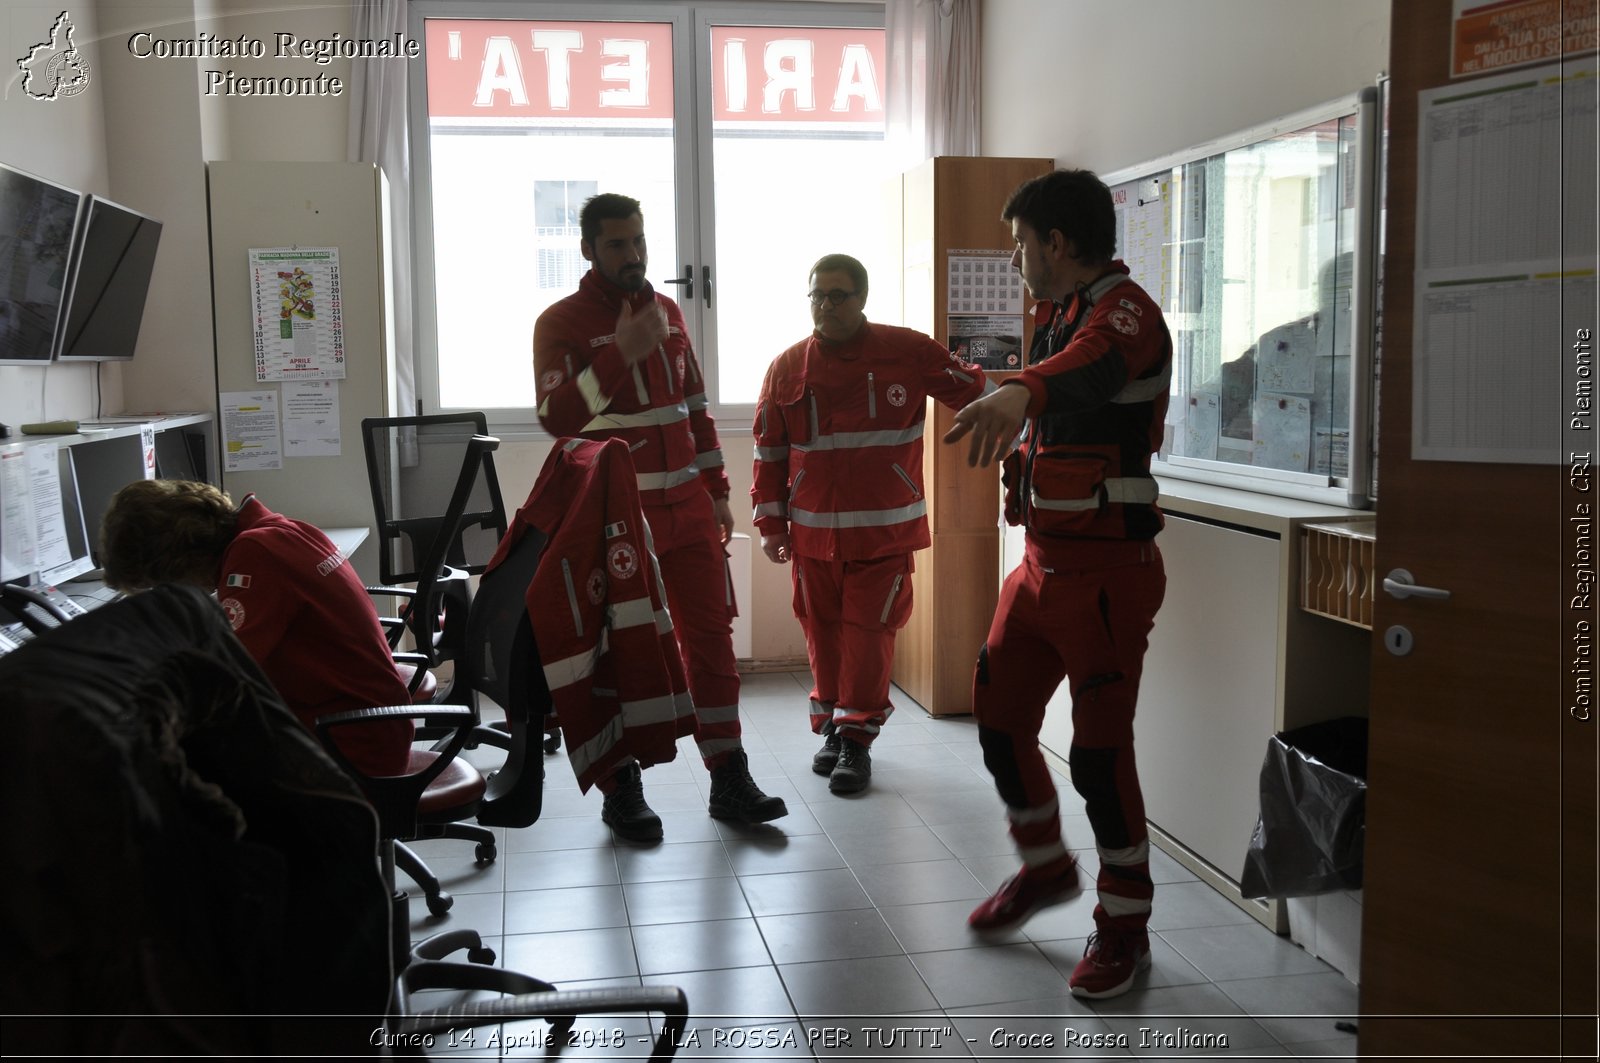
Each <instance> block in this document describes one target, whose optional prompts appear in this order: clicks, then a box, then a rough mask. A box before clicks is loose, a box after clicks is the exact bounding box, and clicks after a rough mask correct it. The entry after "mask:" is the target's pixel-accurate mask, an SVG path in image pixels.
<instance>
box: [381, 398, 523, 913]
mask: <svg viewBox="0 0 1600 1063" xmlns="http://www.w3.org/2000/svg"><path fill="white" fill-rule="evenodd" d="M417 422H426V423H427V424H446V423H447V424H449V425H450V431H449V432H448V433H436V434H435V435H432V436H425V437H423V438H419V439H416V440H414V441H413V444H407V443H406V442H405V440H404V435H405V432H406V431H408V430H411V429H415V428H417V427H418V425H417ZM481 423H482V418H481V415H476V416H467V417H465V418H461V417H449V418H369V419H367V420H366V421H364V422H363V423H362V427H363V434H364V436H365V438H366V439H367V442H368V446H367V456H368V469H369V472H371V473H372V475H373V484H374V486H373V496H374V499H375V500H376V499H379V498H382V497H387V498H388V499H389V500H390V502H389V508H390V509H391V510H393V509H394V508H396V506H395V504H394V500H395V499H397V498H399V497H401V496H402V495H405V496H414V498H415V497H421V496H424V495H426V496H427V497H428V498H429V499H430V501H428V502H426V503H423V502H416V501H414V502H413V508H415V509H429V510H432V509H435V508H436V509H437V511H438V512H437V514H435V515H430V516H426V517H421V516H414V517H408V518H404V519H394V520H391V521H388V522H387V523H386V524H385V525H384V527H385V528H386V529H387V530H386V532H385V535H384V537H385V539H386V544H385V546H384V548H383V549H381V550H380V555H381V556H382V557H383V558H392V556H393V555H395V554H398V553H403V552H405V551H413V552H416V551H420V552H419V553H416V554H415V556H414V559H413V560H411V561H408V562H406V563H405V566H406V567H395V566H394V564H393V563H392V560H390V561H382V562H380V571H381V574H382V576H383V578H384V579H385V580H392V579H395V578H410V579H415V580H416V589H415V590H414V591H409V590H408V589H407V588H389V587H381V588H371V587H369V588H368V590H369V591H374V592H376V593H388V592H390V591H393V592H395V593H398V594H402V595H403V596H404V600H405V601H406V602H407V611H405V612H403V614H402V615H403V616H404V617H405V620H404V624H405V627H406V629H407V630H409V631H410V632H411V634H412V638H413V640H414V641H415V643H416V646H417V649H416V650H415V651H414V652H404V651H398V650H397V651H396V652H395V659H396V662H397V664H400V665H402V666H404V665H409V666H410V667H411V669H412V673H411V683H410V686H411V689H412V693H413V700H414V701H417V702H423V703H425V704H427V705H447V704H455V705H459V706H461V707H462V708H463V709H464V710H465V712H466V713H467V718H468V720H469V721H470V722H469V725H468V726H467V728H466V729H465V731H464V732H462V733H461V735H460V738H461V741H462V743H464V746H465V747H468V748H470V747H473V746H476V745H478V744H480V743H484V742H487V743H489V744H492V745H495V746H497V747H500V748H502V749H506V750H508V755H509V751H510V748H511V744H512V737H511V735H509V734H508V733H507V730H506V729H504V728H487V727H483V726H481V723H482V721H481V718H480V716H479V713H478V702H477V691H476V689H475V688H474V686H473V684H472V683H470V682H462V681H460V676H459V672H460V664H459V658H460V656H461V653H462V648H463V646H464V645H465V642H466V626H467V616H468V610H470V609H471V607H472V596H471V593H470V591H469V584H468V574H469V569H476V570H477V571H480V572H481V571H482V569H483V566H484V563H486V562H487V560H488V557H487V556H485V557H484V558H483V560H482V562H480V563H478V564H476V565H469V566H468V567H467V568H457V567H455V566H454V565H453V564H452V563H451V562H452V561H454V560H459V559H460V558H462V556H463V551H464V550H465V542H466V538H467V537H465V536H464V535H463V534H462V531H461V529H462V527H463V526H466V525H471V526H473V527H479V528H482V527H488V528H490V529H493V528H495V527H497V526H498V527H499V528H501V529H502V530H503V528H504V521H505V518H504V506H503V505H501V504H500V502H499V499H500V489H499V484H498V481H497V480H496V479H495V476H494V458H493V454H494V451H495V449H496V448H498V447H499V445H500V441H499V440H497V439H495V438H493V437H492V436H486V435H482V434H481V433H480V434H473V435H469V436H466V437H465V438H458V435H459V429H460V428H461V427H462V425H463V424H467V425H477V424H481ZM409 445H415V446H416V447H418V448H423V449H425V451H426V453H427V459H426V460H420V459H419V460H418V461H416V462H413V463H411V464H410V465H409V466H407V468H409V469H410V470H411V473H410V475H409V477H408V476H407V475H403V474H402V472H401V471H400V470H397V469H394V468H389V467H388V463H385V462H384V461H380V460H377V458H378V457H379V456H382V455H388V456H390V457H398V456H399V455H400V454H402V453H404V452H406V450H407V447H408V446H409ZM445 455H448V456H449V457H450V459H451V460H453V461H454V463H455V465H454V468H453V470H451V471H450V474H449V476H448V477H446V470H445V469H444V467H443V464H442V463H443V461H444V456H445ZM413 480H414V481H415V483H413V482H412V481H413ZM380 485H381V486H380ZM486 485H487V486H486ZM441 492H443V494H444V499H443V502H442V503H439V504H437V505H435V502H434V501H433V500H435V499H436V498H437V496H439V495H440V493H441ZM484 502H487V505H488V508H487V509H482V508H477V507H478V506H479V505H480V504H481V503H484ZM485 522H487V523H485ZM497 522H498V524H497ZM496 541H497V542H498V539H497V540H496ZM445 662H450V663H451V664H452V666H453V667H454V668H455V670H456V672H457V675H456V676H455V677H453V678H452V679H451V680H450V681H449V682H448V683H447V684H444V685H442V686H441V687H440V688H439V689H438V690H437V691H436V692H434V693H433V694H432V696H419V694H418V689H419V688H418V685H417V679H418V677H419V676H424V675H431V674H432V673H431V669H432V668H434V667H436V666H437V665H440V664H443V663H445ZM416 719H417V720H418V721H419V723H420V725H421V727H420V731H419V734H421V735H422V736H423V737H425V738H429V739H436V740H438V742H439V743H440V744H439V745H436V746H435V751H436V752H444V750H445V745H446V744H447V743H450V742H452V741H454V740H455V738H456V737H457V730H456V729H455V728H454V727H453V726H448V725H447V724H446V721H447V720H455V719H457V717H454V716H450V715H449V714H443V713H435V714H428V713H420V714H418V715H417V716H416ZM456 751H457V752H458V751H459V749H458V750H456ZM451 756H454V752H452V753H451ZM464 765H465V762H464V761H463V762H460V763H459V764H458V766H457V767H456V768H454V769H452V770H451V772H450V774H449V775H448V776H446V777H445V779H444V780H442V781H440V782H436V783H435V784H434V787H433V789H432V791H431V792H430V797H429V801H430V807H429V809H428V810H427V813H426V814H425V815H422V816H421V817H420V818H417V817H416V816H415V811H414V809H413V818H412V819H411V820H410V821H409V822H408V823H407V824H405V825H404V829H400V827H399V826H398V825H397V830H398V833H396V834H394V846H393V856H394V860H395V863H396V864H397V865H398V866H399V868H400V870H402V871H404V872H405V873H406V874H407V875H408V876H410V878H411V879H412V880H413V881H415V882H416V883H417V884H418V885H419V886H420V887H422V890H423V893H424V896H425V899H426V903H427V906H428V911H429V912H430V913H432V914H433V915H436V916H437V915H443V914H444V913H445V912H448V911H449V910H450V907H451V905H452V904H454V898H453V897H451V896H450V894H449V893H448V892H447V891H446V890H445V889H444V888H443V886H442V885H441V884H440V882H439V879H438V877H437V876H435V875H434V874H433V872H432V871H430V870H429V869H428V866H427V864H426V863H425V862H424V861H423V860H422V859H421V857H419V856H418V855H417V854H416V852H415V851H414V850H413V849H411V848H410V847H409V846H408V845H407V844H406V842H408V841H416V840H421V839H424V838H458V839H461V840H464V841H470V842H472V843H473V846H474V850H473V853H474V856H475V857H476V859H477V861H478V863H480V864H486V863H491V862H493V860H494V859H495V857H496V855H497V849H496V841H495V835H494V832H493V831H492V830H490V829H488V828H487V827H485V826H480V825H477V824H473V823H468V822H463V821H464V820H468V819H471V818H472V817H473V815H474V813H476V811H477V804H476V801H475V800H467V799H465V798H464V797H463V796H462V795H461V794H460V793H459V792H458V789H459V785H460V784H461V781H462V780H461V778H460V774H461V768H462V766H464ZM447 783H449V784H450V785H446V784H447ZM445 794H449V795H451V796H448V797H446V796H444V795H445ZM399 800H401V801H402V803H404V801H405V800H406V798H404V797H403V796H402V797H401V798H399ZM381 812H382V809H380V813H381Z"/></svg>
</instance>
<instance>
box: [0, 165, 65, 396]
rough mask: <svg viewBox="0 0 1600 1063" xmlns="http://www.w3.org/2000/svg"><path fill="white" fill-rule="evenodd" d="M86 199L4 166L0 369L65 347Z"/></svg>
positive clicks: (0, 179)
mask: <svg viewBox="0 0 1600 1063" xmlns="http://www.w3.org/2000/svg"><path fill="white" fill-rule="evenodd" d="M83 198H84V197H83V196H82V194H80V193H78V192H74V191H72V190H71V189H70V188H64V187H62V186H61V185H58V184H55V183H54V182H51V181H46V180H45V179H44V178H42V177H35V176H34V175H33V174H30V173H27V172H25V171H23V170H18V169H16V168H14V167H11V166H7V165H6V164H4V163H0V365H48V364H49V363H50V359H51V357H52V356H53V354H54V353H55V350H56V348H57V347H58V345H59V332H60V327H61V320H62V318H61V314H62V310H63V309H64V308H65V304H66V295H67V283H68V280H69V277H70V271H71V267H72V261H71V257H72V249H73V247H74V246H75V240H76V234H77V231H78V220H79V219H78V216H79V213H80V212H79V206H80V204H81V202H82V200H83Z"/></svg>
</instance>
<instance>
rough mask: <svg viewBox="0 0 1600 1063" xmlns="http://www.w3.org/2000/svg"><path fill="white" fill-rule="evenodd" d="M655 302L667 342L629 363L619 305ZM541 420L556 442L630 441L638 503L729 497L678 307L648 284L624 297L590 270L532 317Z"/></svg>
mask: <svg viewBox="0 0 1600 1063" xmlns="http://www.w3.org/2000/svg"><path fill="white" fill-rule="evenodd" d="M624 299H627V300H629V301H630V302H631V303H632V305H633V306H634V308H635V309H637V308H638V307H640V306H647V305H649V303H650V302H651V301H652V300H654V301H655V302H656V303H657V304H658V305H659V306H660V307H661V308H662V309H663V310H664V311H666V314H667V328H668V331H669V335H668V336H667V339H666V341H665V342H664V343H661V344H659V345H658V346H657V347H656V350H655V351H654V352H653V353H651V354H650V356H649V357H647V358H645V359H644V360H643V361H641V362H639V363H637V364H636V365H632V366H629V365H627V364H626V363H625V362H624V361H623V359H622V352H621V351H619V350H618V349H617V344H616V327H617V315H618V314H620V313H621V312H622V301H623V300H624ZM534 336H535V343H534V352H533V369H534V379H535V382H536V386H537V388H538V395H539V423H540V424H542V425H544V427H545V429H546V430H547V431H549V432H550V434H551V435H554V436H579V437H582V438H585V439H609V438H616V439H621V440H623V441H624V442H626V443H627V444H628V450H629V451H630V452H631V453H632V456H633V466H634V471H635V473H636V474H637V477H638V486H639V496H640V498H641V499H642V500H643V502H644V504H645V505H648V506H656V505H670V504H671V503H673V502H679V501H682V500H683V499H685V498H687V497H689V494H690V492H692V491H696V490H700V489H701V485H702V484H703V485H704V489H705V490H706V491H709V492H710V493H711V497H712V498H727V497H728V477H727V474H726V473H724V472H723V469H722V449H721V445H720V444H719V443H718V441H717V428H716V425H715V423H713V421H712V420H711V414H710V413H709V412H707V402H706V385H705V380H704V378H703V377H702V376H701V374H700V363H699V360H698V359H696V358H695V354H694V347H693V346H692V345H691V344H690V343H689V333H688V331H687V329H686V328H685V326H684V321H683V313H682V312H681V311H680V310H679V309H678V304H677V303H675V302H673V301H672V300H671V299H669V298H667V297H666V296H664V295H657V294H656V293H655V291H654V290H653V289H652V288H650V287H649V286H648V285H646V286H645V288H644V290H643V291H641V292H632V293H630V292H625V291H624V290H623V289H622V288H620V287H618V286H617V285H615V284H613V283H611V282H610V281H608V280H606V279H605V278H604V277H602V276H600V274H598V273H596V272H595V271H594V270H592V269H591V270H590V271H589V272H588V273H586V274H584V276H583V280H582V281H581V282H579V284H578V290H577V291H576V292H574V293H573V294H572V295H569V296H567V297H566V298H565V299H562V300H561V301H560V302H558V303H555V304H554V305H552V306H551V307H550V308H549V309H547V310H545V312H544V313H542V314H540V315H539V323H538V325H537V326H536V328H535V330H534Z"/></svg>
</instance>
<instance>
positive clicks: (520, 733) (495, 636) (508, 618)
mask: <svg viewBox="0 0 1600 1063" xmlns="http://www.w3.org/2000/svg"><path fill="white" fill-rule="evenodd" d="M547 541H548V539H547V537H546V536H545V534H544V532H542V531H540V530H539V529H537V528H529V529H528V530H527V532H526V533H525V534H524V535H523V537H522V538H521V539H519V540H518V541H517V544H516V546H515V547H513V548H512V550H511V552H510V553H509V554H508V555H507V556H506V557H505V558H504V559H503V560H502V561H501V563H500V564H499V565H498V566H497V567H496V568H495V569H494V571H492V572H488V573H486V574H485V575H484V577H483V579H482V580H481V581H480V582H479V585H478V593H477V594H476V595H474V596H473V599H472V612H471V615H470V616H469V617H468V620H467V636H466V643H467V645H466V649H465V650H464V651H463V654H462V657H463V659H462V660H461V661H459V662H458V667H459V668H460V669H461V670H462V672H461V677H462V678H465V680H466V681H467V682H468V683H470V684H471V685H472V686H473V688H474V689H476V690H477V692H478V693H480V694H483V695H485V696H486V697H488V698H490V699H491V700H493V701H494V702H495V704H497V705H499V706H500V707H501V708H502V709H504V710H505V714H506V723H507V725H508V726H509V727H510V730H511V739H512V740H511V748H510V752H509V754H508V756H507V758H506V762H505V764H504V765H503V766H502V767H501V768H500V770H499V771H497V772H495V773H494V775H492V776H491V777H490V779H489V788H488V792H487V793H486V794H485V795H484V799H483V802H482V803H481V804H480V805H479V807H478V822H479V823H483V824H486V825H488V826H492V827H525V826H527V825H528V824H530V823H532V822H533V821H534V820H536V819H538V818H539V811H540V808H541V806H542V804H543V799H544V758H543V757H542V756H540V742H539V738H540V736H541V735H542V733H543V728H544V718H545V714H546V713H548V712H549V711H550V688H549V686H548V685H547V684H546V683H545V678H544V667H543V665H542V664H541V663H540V660H539V647H538V644H537V643H536V642H535V641H534V638H533V625H532V623H531V622H530V621H529V618H528V605H527V594H528V585H529V584H530V583H532V582H533V576H534V573H535V572H536V571H537V570H538V568H539V560H540V558H542V557H543V556H544V548H545V544H546V542H547Z"/></svg>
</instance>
